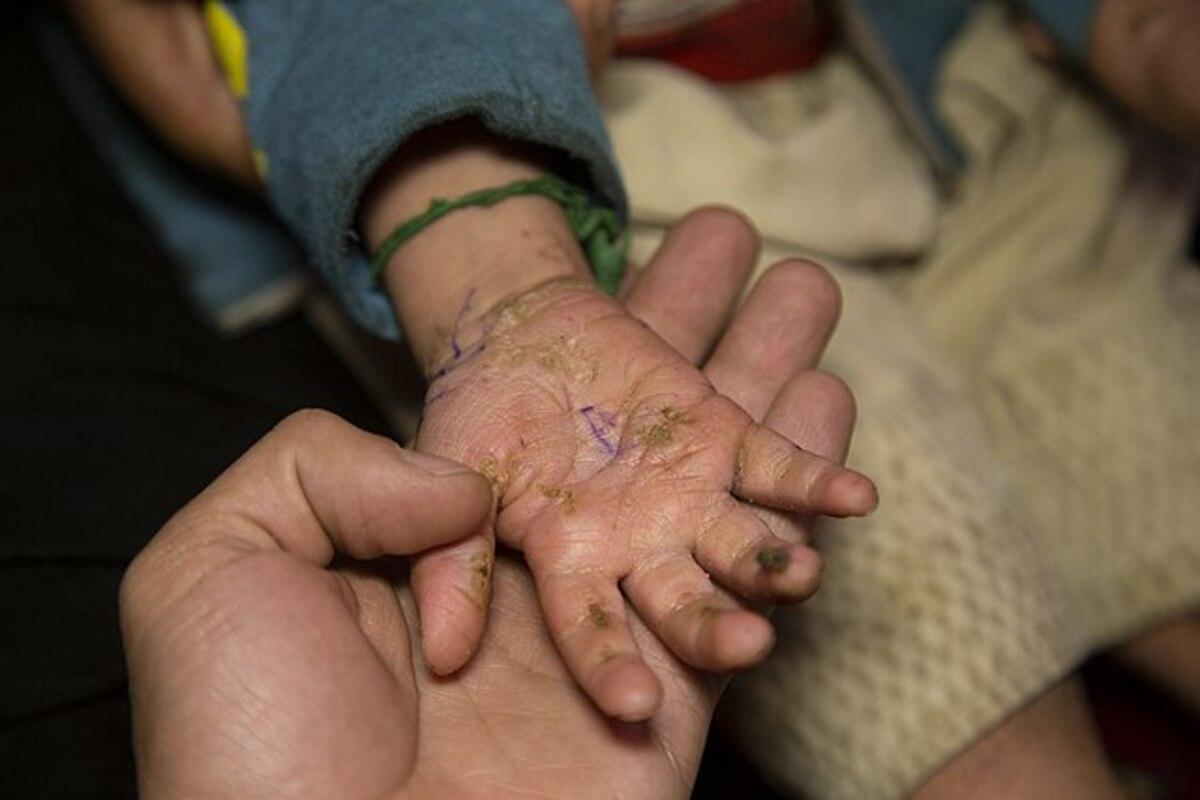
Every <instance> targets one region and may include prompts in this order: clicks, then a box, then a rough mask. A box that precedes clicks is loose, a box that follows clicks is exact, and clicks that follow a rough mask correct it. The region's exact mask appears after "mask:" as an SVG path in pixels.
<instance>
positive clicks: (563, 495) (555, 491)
mask: <svg viewBox="0 0 1200 800" xmlns="http://www.w3.org/2000/svg"><path fill="white" fill-rule="evenodd" d="M538 491H539V492H541V493H542V496H543V497H545V498H547V499H549V500H553V501H555V502H557V503H559V504H561V505H562V507H563V509H565V510H566V511H567V513H570V512H572V511H574V510H575V508H576V499H575V492H574V491H573V490H571V489H567V488H565V487H563V486H551V485H550V484H548V483H539V484H538Z"/></svg>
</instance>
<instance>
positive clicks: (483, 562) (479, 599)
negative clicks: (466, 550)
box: [467, 553, 492, 608]
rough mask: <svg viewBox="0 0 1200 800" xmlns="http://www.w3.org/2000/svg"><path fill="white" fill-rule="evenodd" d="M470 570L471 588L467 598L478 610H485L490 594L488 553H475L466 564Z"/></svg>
mask: <svg viewBox="0 0 1200 800" xmlns="http://www.w3.org/2000/svg"><path fill="white" fill-rule="evenodd" d="M468 567H469V568H470V570H471V588H470V590H469V592H468V595H467V596H468V598H469V599H470V600H471V602H472V603H475V604H476V605H477V606H479V607H480V608H487V606H488V599H489V598H490V597H491V594H492V556H491V554H490V553H476V554H475V555H473V556H471V561H470V562H469V563H468Z"/></svg>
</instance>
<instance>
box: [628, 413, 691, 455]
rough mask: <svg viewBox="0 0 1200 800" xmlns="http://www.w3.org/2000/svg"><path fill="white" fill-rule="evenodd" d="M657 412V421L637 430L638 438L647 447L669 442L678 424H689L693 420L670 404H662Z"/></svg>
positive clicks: (673, 436)
mask: <svg viewBox="0 0 1200 800" xmlns="http://www.w3.org/2000/svg"><path fill="white" fill-rule="evenodd" d="M658 413H659V417H660V419H659V421H658V422H656V423H654V424H653V425H651V426H650V427H649V428H643V429H642V430H641V431H639V432H638V439H640V440H641V442H642V444H644V445H646V446H647V447H656V446H659V445H664V444H670V442H671V441H672V440H673V439H674V438H675V431H676V429H678V428H679V426H680V425H691V424H692V423H693V422H695V420H694V419H692V418H691V417H689V416H688V415H687V414H685V413H684V412H682V411H680V410H679V409H677V408H674V407H672V406H664V407H663V408H662V409H661V410H660V411H659V412H658Z"/></svg>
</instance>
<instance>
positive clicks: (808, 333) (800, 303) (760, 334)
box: [704, 260, 841, 422]
mask: <svg viewBox="0 0 1200 800" xmlns="http://www.w3.org/2000/svg"><path fill="white" fill-rule="evenodd" d="M840 313H841V290H840V289H838V285H837V283H836V281H834V280H833V278H832V276H830V274H829V273H828V272H826V271H825V270H824V269H823V268H822V267H819V266H817V265H816V264H813V263H812V262H809V261H800V260H791V261H783V262H780V263H779V264H776V265H775V266H773V267H771V268H770V269H769V270H768V271H767V272H766V274H764V275H763V277H762V278H761V279H760V280H759V281H758V283H757V285H755V287H754V289H753V290H752V291H751V292H750V296H749V297H748V298H746V302H745V303H743V304H742V306H741V308H739V309H738V313H737V316H736V317H735V318H734V320H733V322H732V323H731V324H730V326H729V330H727V331H726V332H725V335H724V336H722V337H721V341H720V343H719V344H718V345H717V349H716V350H715V351H714V352H713V355H712V357H711V358H709V360H708V362H707V363H706V364H705V366H704V374H705V375H706V376H708V379H709V380H710V381H711V382H712V384H713V386H714V387H716V389H717V391H718V392H720V393H721V394H723V395H725V396H726V397H728V398H730V399H731V400H733V401H734V402H735V403H737V404H738V405H740V406H741V407H742V408H743V409H745V411H746V413H748V414H749V415H750V416H751V417H753V418H754V419H755V421H758V422H761V421H762V419H763V415H765V414H766V413H767V409H768V408H769V407H770V405H771V402H772V401H773V400H774V399H775V395H776V394H778V393H779V391H780V389H782V388H783V386H784V384H786V383H787V381H788V380H789V379H790V378H791V377H792V376H794V375H796V374H797V373H798V372H800V371H801V370H805V369H811V368H813V367H814V366H816V364H817V362H818V361H819V360H820V358H821V354H822V353H823V352H824V351H825V345H826V344H828V342H829V337H830V336H832V335H833V329H834V328H835V327H836V325H837V320H838V316H839V315H840Z"/></svg>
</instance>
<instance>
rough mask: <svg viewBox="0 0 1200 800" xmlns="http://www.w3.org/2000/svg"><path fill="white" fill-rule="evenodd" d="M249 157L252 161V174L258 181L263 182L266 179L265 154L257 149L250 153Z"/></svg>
mask: <svg viewBox="0 0 1200 800" xmlns="http://www.w3.org/2000/svg"><path fill="white" fill-rule="evenodd" d="M250 157H251V158H252V159H253V160H254V172H255V174H257V175H258V179H259V180H261V181H265V180H266V179H267V171H268V166H267V154H266V153H264V152H263V151H262V150H259V149H258V148H257V147H256V148H254V149H253V150H252V151H250Z"/></svg>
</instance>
